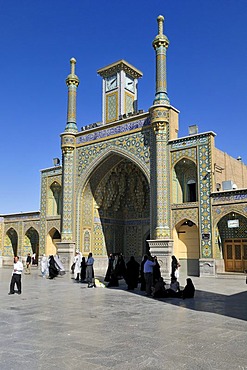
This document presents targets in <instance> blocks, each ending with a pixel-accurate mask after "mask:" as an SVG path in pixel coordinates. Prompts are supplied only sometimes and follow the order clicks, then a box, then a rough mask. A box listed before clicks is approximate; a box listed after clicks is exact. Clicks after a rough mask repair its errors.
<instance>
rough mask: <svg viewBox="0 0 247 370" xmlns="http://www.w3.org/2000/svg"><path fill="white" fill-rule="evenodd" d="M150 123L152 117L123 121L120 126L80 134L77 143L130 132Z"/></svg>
mask: <svg viewBox="0 0 247 370" xmlns="http://www.w3.org/2000/svg"><path fill="white" fill-rule="evenodd" d="M149 124H150V119H149V118H145V119H140V120H137V121H132V122H127V123H124V124H123V123H122V124H121V122H120V125H119V126H115V127H109V128H105V129H104V130H99V129H98V130H97V131H94V132H91V133H89V134H87V135H83V136H80V137H78V138H77V140H76V144H84V143H89V142H91V141H94V140H99V139H103V138H106V137H109V136H114V135H118V134H122V133H124V132H128V131H133V130H136V129H138V128H141V127H143V126H144V125H145V126H147V125H149Z"/></svg>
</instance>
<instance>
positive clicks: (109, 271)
mask: <svg viewBox="0 0 247 370" xmlns="http://www.w3.org/2000/svg"><path fill="white" fill-rule="evenodd" d="M113 263H114V257H113V255H112V254H109V258H108V267H107V271H106V274H105V281H107V282H109V281H110V279H111V275H112V272H113Z"/></svg>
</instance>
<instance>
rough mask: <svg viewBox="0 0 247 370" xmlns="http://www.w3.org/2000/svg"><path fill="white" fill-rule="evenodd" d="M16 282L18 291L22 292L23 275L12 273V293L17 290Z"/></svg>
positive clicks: (10, 290) (10, 289)
mask: <svg viewBox="0 0 247 370" xmlns="http://www.w3.org/2000/svg"><path fill="white" fill-rule="evenodd" d="M15 284H16V286H17V289H18V293H21V275H19V274H13V275H12V279H11V282H10V288H9V292H10V293H14V292H15Z"/></svg>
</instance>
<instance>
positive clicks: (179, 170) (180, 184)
mask: <svg viewBox="0 0 247 370" xmlns="http://www.w3.org/2000/svg"><path fill="white" fill-rule="evenodd" d="M172 180H173V181H172V190H173V200H172V201H173V203H187V202H196V201H197V200H198V195H197V193H198V189H197V170H196V165H195V163H194V162H193V161H191V160H190V159H188V158H182V159H181V160H180V161H178V162H177V163H176V165H175V166H174V168H173V172H172Z"/></svg>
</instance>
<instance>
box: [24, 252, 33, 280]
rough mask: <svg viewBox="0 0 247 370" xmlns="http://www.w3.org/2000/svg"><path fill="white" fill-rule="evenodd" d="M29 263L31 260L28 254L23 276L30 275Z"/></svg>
mask: <svg viewBox="0 0 247 370" xmlns="http://www.w3.org/2000/svg"><path fill="white" fill-rule="evenodd" d="M31 262H32V258H31V255H30V253H28V255H27V259H26V271H25V274H27V275H30V274H31Z"/></svg>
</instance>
